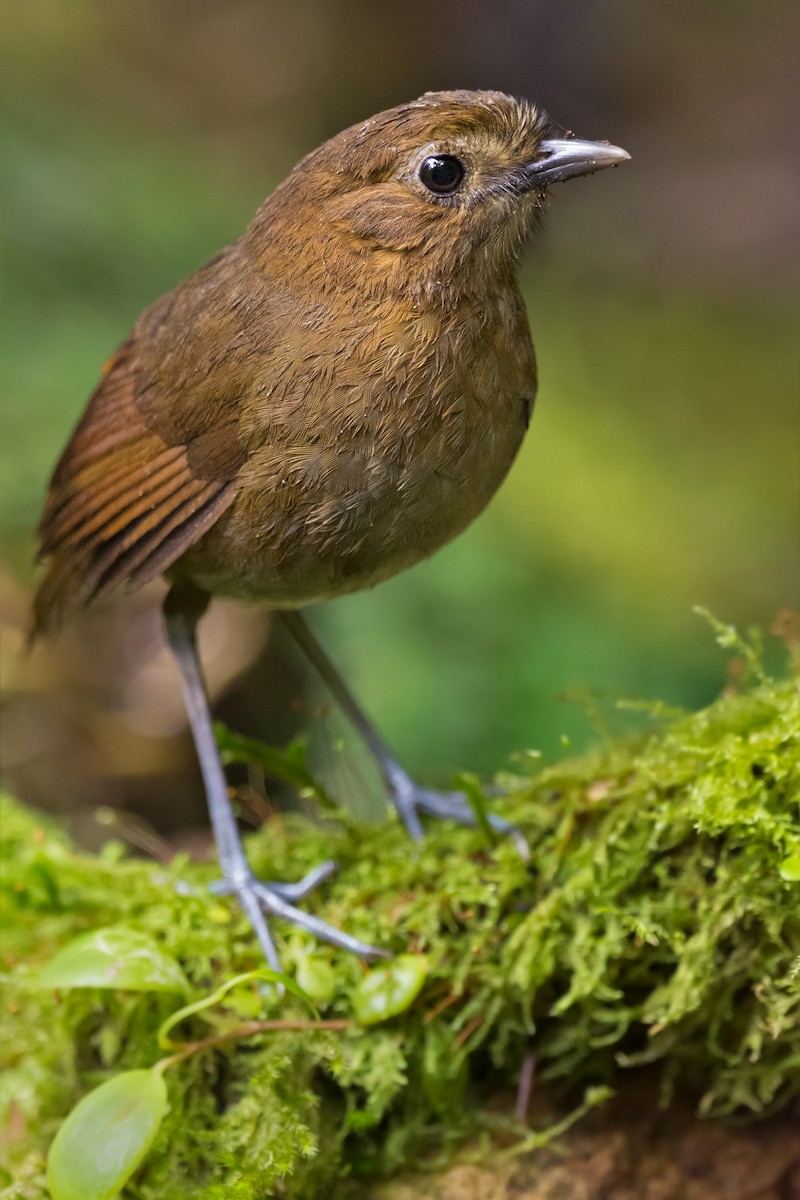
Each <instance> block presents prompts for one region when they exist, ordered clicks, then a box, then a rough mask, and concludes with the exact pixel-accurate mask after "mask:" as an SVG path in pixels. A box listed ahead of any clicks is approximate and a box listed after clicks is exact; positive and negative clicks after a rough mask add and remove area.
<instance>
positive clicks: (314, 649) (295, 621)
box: [281, 610, 530, 860]
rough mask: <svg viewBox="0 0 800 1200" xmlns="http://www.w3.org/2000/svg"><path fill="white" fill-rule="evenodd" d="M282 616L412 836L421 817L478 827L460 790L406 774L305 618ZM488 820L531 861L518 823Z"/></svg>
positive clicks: (290, 614) (417, 834) (296, 614)
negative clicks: (445, 788)
mask: <svg viewBox="0 0 800 1200" xmlns="http://www.w3.org/2000/svg"><path fill="white" fill-rule="evenodd" d="M281 615H282V617H283V621H284V624H285V625H286V628H287V629H288V630H289V632H290V633H291V635H292V637H293V638H294V640H295V641H296V642H297V644H298V646H299V647H300V649H301V650H302V651H303V653H304V654H305V655H306V657H307V658H308V660H309V662H310V663H311V664H312V666H313V667H314V668H315V670H316V671H317V672H318V673H319V675H320V677H321V679H322V680H323V681H324V683H325V684H326V685H327V687H328V688H329V689H330V691H331V694H332V695H333V697H334V699H335V700H336V701H337V703H338V704H339V706H340V707H341V709H342V711H343V712H344V713H345V715H346V716H347V717H348V719H349V720H350V721H351V723H352V724H353V726H354V727H355V728H356V729H357V730H358V732H359V733H360V734H361V737H362V738H363V739H364V742H365V743H366V745H367V747H368V748H369V750H370V752H371V753H372V755H373V757H374V758H375V760H376V762H377V764H378V767H379V768H380V772H381V775H382V776H383V780H384V782H385V784H386V788H387V790H388V792H389V798H390V799H391V801H392V804H393V805H394V806H395V808H396V809H397V812H398V815H399V817H400V819H401V821H402V822H403V824H404V825H405V827H406V829H407V830H408V832H409V834H410V835H411V837H412V838H414V839H415V840H416V841H419V840H420V839H421V838H422V836H423V830H422V822H421V821H420V814H422V813H427V814H428V815H430V816H433V817H446V818H448V819H449V820H451V821H457V822H458V823H459V824H460V825H477V823H478V821H477V818H476V816H475V813H474V812H473V810H472V807H471V806H470V804H469V802H468V801H467V798H466V796H465V795H464V794H463V793H462V792H438V791H433V790H431V789H429V788H423V787H420V785H419V784H418V783H416V782H415V781H414V780H413V779H412V778H411V776H410V775H409V774H408V772H407V771H405V770H404V769H403V768H402V767H401V766H400V764H399V763H398V761H397V759H396V758H395V756H394V755H393V754H392V752H391V750H390V749H389V747H388V746H387V744H386V742H385V741H384V740H383V738H382V737H381V735H380V734H379V733H378V731H377V729H376V728H375V726H374V725H373V724H372V722H371V721H370V720H369V719H368V717H367V716H366V715H365V713H364V712H363V711H362V709H361V708H360V706H359V705H358V703H357V702H356V699H355V697H354V696H353V694H352V692H351V691H350V689H349V688H348V686H347V684H346V683H345V682H344V680H343V679H342V677H341V675H340V674H339V672H338V671H337V670H336V668H335V667H334V665H333V663H332V662H331V660H330V659H329V658H328V656H327V654H326V653H325V651H324V650H323V649H322V647H321V646H320V644H319V642H318V641H317V639H316V638H315V637H314V634H313V633H312V632H311V629H310V628H309V626H308V624H307V623H306V621H305V620H304V618H303V617H302V616H301V615H300V613H299V612H297V611H296V610H294V611H291V612H284V613H282V614H281ZM487 819H488V821H489V824H490V825H491V826H492V828H493V829H495V830H497V832H498V833H502V834H508V835H509V836H510V837H512V838H513V839H514V842H515V843H516V845H517V847H518V849H519V852H520V854H521V855H522V857H523V858H525V859H526V860H527V859H528V858H529V857H530V854H529V850H528V843H527V842H526V841H525V838H524V836H523V834H522V831H521V830H520V829H519V828H518V827H517V826H516V825H513V824H512V823H511V822H510V821H504V820H503V818H502V817H497V816H494V815H493V814H490V815H489V816H488V818H487Z"/></svg>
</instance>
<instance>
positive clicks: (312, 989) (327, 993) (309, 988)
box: [297, 954, 336, 1004]
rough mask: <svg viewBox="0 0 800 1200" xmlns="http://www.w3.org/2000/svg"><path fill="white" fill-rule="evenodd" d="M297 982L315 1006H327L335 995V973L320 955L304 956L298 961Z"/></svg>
mask: <svg viewBox="0 0 800 1200" xmlns="http://www.w3.org/2000/svg"><path fill="white" fill-rule="evenodd" d="M297 982H298V983H299V984H300V987H301V988H302V989H303V991H304V992H305V993H306V995H307V996H310V997H311V999H312V1000H315V1001H316V1002H317V1004H327V1003H328V1002H329V1001H330V1000H332V999H333V997H334V995H335V993H336V972H335V971H334V969H333V967H332V966H331V964H330V963H329V962H328V960H327V959H326V958H323V957H322V955H320V954H305V955H303V957H302V958H301V959H300V960H299V961H298V963H297Z"/></svg>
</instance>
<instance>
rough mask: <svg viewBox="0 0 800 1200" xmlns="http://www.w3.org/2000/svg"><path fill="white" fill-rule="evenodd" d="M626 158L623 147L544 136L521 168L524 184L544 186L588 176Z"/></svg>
mask: <svg viewBox="0 0 800 1200" xmlns="http://www.w3.org/2000/svg"><path fill="white" fill-rule="evenodd" d="M626 158H630V154H628V151H627V150H622V149H621V148H620V147H619V146H609V144H608V142H584V141H581V139H580V138H545V140H544V141H543V142H540V143H539V152H538V154H537V155H536V158H535V159H534V160H533V162H531V163H527V164H526V165H525V167H524V168H523V174H524V178H525V182H526V183H527V185H528V187H530V188H538V187H546V186H547V185H548V184H550V183H560V182H561V180H562V179H573V178H574V177H575V176H576V175H591V173H592V172H593V171H602V169H603V167H616V166H617V165H618V163H621V162H625V159H626Z"/></svg>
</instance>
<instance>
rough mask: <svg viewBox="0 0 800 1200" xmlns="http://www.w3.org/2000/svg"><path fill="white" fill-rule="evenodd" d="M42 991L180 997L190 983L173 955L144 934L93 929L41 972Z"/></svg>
mask: <svg viewBox="0 0 800 1200" xmlns="http://www.w3.org/2000/svg"><path fill="white" fill-rule="evenodd" d="M38 982H39V986H40V987H43V988H77V987H95V988H116V989H119V990H120V991H124V992H183V993H186V992H188V991H189V984H188V983H187V980H186V976H185V975H184V973H183V971H182V970H181V968H180V967H179V966H178V963H177V962H176V961H175V959H174V958H173V957H172V955H171V954H167V953H166V951H165V950H162V949H161V947H160V946H159V945H158V943H157V942H154V941H153V939H152V938H150V937H148V936H147V934H145V933H139V932H138V931H137V930H136V929H126V928H125V927H124V926H114V927H112V928H110V929H95V930H93V931H92V932H91V933H85V934H83V935H82V936H81V937H79V938H76V939H75V941H73V942H70V943H69V944H68V945H66V946H64V947H63V949H61V950H59V951H58V953H57V954H56V955H55V957H54V958H53V959H51V960H50V962H49V963H48V964H47V966H46V967H44V968H43V969H42V971H41V972H40V973H39V981H38Z"/></svg>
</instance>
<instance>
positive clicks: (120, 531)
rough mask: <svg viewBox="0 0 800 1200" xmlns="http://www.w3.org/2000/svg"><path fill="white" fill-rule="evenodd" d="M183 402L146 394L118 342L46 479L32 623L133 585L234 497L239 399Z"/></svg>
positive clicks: (157, 570)
mask: <svg viewBox="0 0 800 1200" xmlns="http://www.w3.org/2000/svg"><path fill="white" fill-rule="evenodd" d="M159 401H161V402H159ZM180 411H181V409H180V407H179V406H169V405H168V404H166V403H164V398H162V397H158V396H156V397H154V395H153V388H152V386H150V385H148V386H147V389H146V392H145V393H144V394H143V392H142V385H141V381H140V380H138V379H137V371H136V366H135V355H134V343H133V342H132V341H128V342H125V343H124V344H123V345H122V346H121V347H120V349H119V350H118V351H117V353H116V354H115V355H114V356H113V358H112V359H111V360H110V361H109V363H108V364H107V365H106V369H105V373H104V376H103V379H102V381H101V382H100V385H99V386H98V388H97V390H96V391H95V393H94V395H93V396H92V398H91V400H90V401H89V405H88V407H87V409H86V412H85V413H84V416H83V418H82V419H81V422H80V424H79V425H78V427H77V429H76V430H75V432H74V434H73V436H72V439H71V440H70V442H69V445H68V446H67V448H66V450H65V451H64V454H63V455H62V457H61V460H60V461H59V463H58V466H57V467H56V470H55V472H54V474H53V478H52V480H51V483H50V490H49V493H48V496H47V502H46V505H45V511H44V516H43V518H42V522H41V525H40V528H39V537H40V543H41V554H42V556H44V557H47V558H49V560H50V561H49V565H48V569H47V573H46V575H45V577H44V579H43V580H42V583H41V586H40V588H39V591H38V593H37V596H36V600H35V602H34V609H35V616H36V629H37V631H38V630H44V629H47V628H51V627H53V626H56V625H58V623H59V622H60V620H61V617H62V616H63V614H64V613H65V612H66V611H67V610H68V609H70V608H72V607H75V606H76V605H79V604H81V603H84V604H85V603H88V602H89V601H91V600H93V599H94V598H95V597H96V596H99V595H102V594H103V593H105V592H108V591H110V590H111V589H112V588H115V587H117V586H119V585H120V584H122V583H127V584H129V585H131V586H133V587H138V586H139V585H140V584H143V583H146V582H147V581H148V580H150V579H152V578H154V576H156V575H159V574H161V573H162V572H163V571H165V570H166V569H167V568H168V567H169V566H170V565H171V564H172V563H174V562H175V560H176V559H177V558H179V557H180V555H181V554H183V553H184V551H185V550H187V549H188V548H189V547H190V546H192V545H193V544H194V543H195V542H196V541H197V540H198V539H199V538H200V537H201V536H202V535H203V534H204V533H205V532H206V530H208V529H209V528H210V527H211V526H212V525H213V524H214V522H215V521H216V520H218V518H219V517H220V516H221V515H222V513H223V512H224V511H225V509H226V508H227V507H228V505H229V504H230V503H231V501H232V500H233V498H234V495H235V490H236V485H235V478H236V474H237V472H238V469H239V467H240V466H241V463H242V461H243V458H244V454H243V450H242V447H241V444H240V442H239V439H238V436H237V429H236V421H237V419H238V411H237V408H236V406H231V407H228V408H226V406H220V407H219V409H218V410H217V412H216V413H215V414H214V413H213V412H212V415H211V417H210V420H209V421H208V422H207V423H202V422H198V421H197V419H196V418H197V409H196V408H195V410H194V418H195V419H194V420H187V421H184V422H183V423H182V422H181V421H180V419H179V417H180ZM159 412H161V413H163V414H164V415H163V419H162V420H159V418H158V415H156V416H154V415H153V414H158V413H159ZM176 414H177V417H178V419H176ZM181 424H183V428H181Z"/></svg>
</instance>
